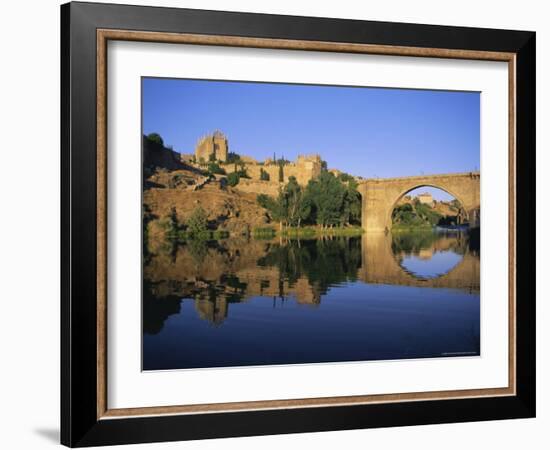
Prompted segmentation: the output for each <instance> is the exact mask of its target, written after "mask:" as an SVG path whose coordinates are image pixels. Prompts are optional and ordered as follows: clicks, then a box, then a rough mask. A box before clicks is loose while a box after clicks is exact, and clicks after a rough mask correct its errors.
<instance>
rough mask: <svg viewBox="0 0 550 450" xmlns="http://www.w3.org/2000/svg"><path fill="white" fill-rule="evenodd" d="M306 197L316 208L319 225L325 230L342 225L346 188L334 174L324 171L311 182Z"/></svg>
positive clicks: (316, 218)
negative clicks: (328, 227) (325, 228)
mask: <svg viewBox="0 0 550 450" xmlns="http://www.w3.org/2000/svg"><path fill="white" fill-rule="evenodd" d="M306 195H307V197H308V199H310V201H311V203H312V205H313V206H314V208H315V220H316V222H317V224H318V225H320V226H322V227H323V228H324V227H327V226H333V225H336V224H338V223H340V221H341V214H342V207H343V202H344V198H345V195H346V187H345V186H344V185H343V184H342V183H341V182H340V181H339V180H338V179H337V178H336V177H335V176H334V175H333V174H332V173H330V172H326V171H323V172H321V175H319V177H318V178H317V179H315V180H310V181H309V183H308V185H307V188H306Z"/></svg>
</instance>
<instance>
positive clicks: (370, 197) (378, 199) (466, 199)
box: [358, 172, 480, 232]
mask: <svg viewBox="0 0 550 450" xmlns="http://www.w3.org/2000/svg"><path fill="white" fill-rule="evenodd" d="M424 186H428V187H435V188H439V189H442V190H443V191H445V192H447V193H448V194H450V195H452V196H453V197H454V198H456V199H457V200H458V202H459V203H460V205H461V207H462V213H463V215H464V216H465V219H466V221H467V222H468V223H469V224H470V226H471V227H475V226H479V206H480V201H479V190H480V175H479V172H466V173H450V174H442V175H422V176H412V177H402V178H379V179H374V178H373V179H367V180H364V181H361V182H360V183H359V186H358V190H359V193H360V194H361V197H362V203H363V207H362V211H361V214H362V226H363V229H364V230H365V231H366V232H372V231H389V230H391V225H392V218H391V215H392V212H393V209H394V208H395V205H396V204H397V202H398V201H399V200H400V199H401V198H402V197H403V196H404V195H405V194H407V193H408V192H410V191H412V190H413V189H416V188H419V187H424Z"/></svg>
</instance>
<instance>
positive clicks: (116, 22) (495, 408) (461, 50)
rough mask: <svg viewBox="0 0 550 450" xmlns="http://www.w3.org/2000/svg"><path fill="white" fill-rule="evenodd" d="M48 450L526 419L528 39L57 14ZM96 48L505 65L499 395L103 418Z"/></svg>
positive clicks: (530, 344) (326, 22) (122, 11)
mask: <svg viewBox="0 0 550 450" xmlns="http://www.w3.org/2000/svg"><path fill="white" fill-rule="evenodd" d="M61 27H62V28H61V56H62V66H61V119H62V120H61V122H62V123H61V143H62V153H61V174H62V180H61V188H62V189H61V191H62V192H61V202H62V220H61V223H62V230H61V233H62V235H61V237H62V239H61V260H62V267H61V274H62V278H61V292H62V298H61V307H62V308H61V356H62V359H61V392H62V395H61V409H62V411H61V431H62V432H61V441H62V443H63V444H64V445H67V446H71V447H72V446H91V445H107V444H125V443H139V442H155V441H173V440H185V439H203V438H213V437H229V436H247V435H265V434H277V433H294V432H313V431H328V430H343V429H353V428H370V427H386V426H401V425H417V424H428V423H445V422H463V421H479V420H492V419H510V418H520V417H523V418H526V417H534V415H535V271H534V267H535V250H534V249H535V175H534V174H535V33H532V32H525V31H506V30H490V29H477V28H459V27H445V26H432V25H416V24H414V25H413V24H400V23H383V22H367V21H355V20H341V19H325V18H323V19H321V18H309V17H291V16H276V15H263V14H261V15H260V14H248V13H230V12H217V11H201V10H188V9H171V8H152V7H136V6H125V5H109V4H93V3H78V2H77V3H69V4H66V5H63V6H62V7H61ZM109 40H124V41H143V42H158V43H172V44H177V43H186V44H200V45H215V46H232V47H253V48H269V49H287V50H295V51H303V50H314V51H322V52H343V53H364V54H382V55H396V56H419V57H427V58H429V57H438V58H458V59H481V60H491V61H505V62H507V63H508V67H509V74H510V78H509V100H510V102H509V105H510V109H509V113H508V114H509V115H508V117H509V155H508V156H509V182H510V184H509V186H510V190H509V192H508V198H509V209H510V216H509V219H510V229H509V242H508V247H509V255H510V266H509V275H510V285H509V299H508V301H509V311H510V319H509V339H510V341H509V385H508V387H507V388H495V389H477V390H467V391H466V390H465V391H437V392H422V393H410V394H384V395H366V396H353V397H324V398H308V399H288V400H272V401H261V402H237V403H214V404H207V405H200V406H190V405H173V406H168V407H166V406H164V407H155V405H151V407H150V408H134V409H124V410H122V409H110V408H109V407H108V405H107V394H106V392H107V363H106V361H107V360H106V342H107V339H108V336H107V313H108V311H107V307H106V292H107V290H106V274H107V252H106V245H107V225H106V223H107V222H106V205H107V201H108V199H107V191H106V179H107V176H106V173H107V172H106V171H107V170H108V168H107V164H106V153H107V118H106V96H107V85H106V73H107V72H106V71H107V68H106V64H107V59H106V52H107V42H108V41H109Z"/></svg>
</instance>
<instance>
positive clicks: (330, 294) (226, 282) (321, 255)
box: [143, 233, 480, 370]
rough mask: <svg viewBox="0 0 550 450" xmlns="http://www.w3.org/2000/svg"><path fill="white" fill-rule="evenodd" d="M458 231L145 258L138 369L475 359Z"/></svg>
mask: <svg viewBox="0 0 550 450" xmlns="http://www.w3.org/2000/svg"><path fill="white" fill-rule="evenodd" d="M479 308H480V304H479V251H478V249H476V248H475V246H474V245H473V244H472V242H470V241H469V239H468V236H467V234H463V233H443V234H441V233H440V234H434V233H421V234H418V233H415V234H412V233H399V234H395V235H394V236H392V235H367V234H364V235H363V236H362V237H358V238H331V239H329V238H325V239H312V240H299V241H298V240H291V241H288V240H286V241H279V240H269V241H264V240H247V241H244V240H234V239H228V240H224V241H217V242H200V241H196V242H189V243H187V244H185V245H180V246H177V247H171V248H167V249H165V250H163V251H159V252H157V253H156V254H154V255H149V256H148V257H147V258H146V265H145V266H144V296H143V369H144V370H159V369H183V368H198V367H227V366H245V365H265V364H292V363H314V362H335V361H364V360H381V359H407V358H430V357H440V356H474V355H479V349H480V338H479V329H480V319H479V315H480V314H479V311H480V309H479Z"/></svg>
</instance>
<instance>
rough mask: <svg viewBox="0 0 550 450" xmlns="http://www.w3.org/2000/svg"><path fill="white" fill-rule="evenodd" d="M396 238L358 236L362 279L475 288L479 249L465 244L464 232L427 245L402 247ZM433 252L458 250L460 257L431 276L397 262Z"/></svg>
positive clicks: (403, 284)
mask: <svg viewBox="0 0 550 450" xmlns="http://www.w3.org/2000/svg"><path fill="white" fill-rule="evenodd" d="M396 241H399V235H394V236H392V235H391V234H384V233H374V234H367V233H365V234H364V235H363V236H362V240H361V248H362V255H363V264H362V266H361V269H360V274H359V278H360V279H361V280H362V281H364V282H365V283H378V284H394V285H400V286H417V287H432V288H448V289H461V290H465V291H468V292H479V269H480V259H479V253H478V252H477V251H475V250H471V249H470V248H469V245H468V244H469V242H468V238H467V235H465V234H460V233H457V234H456V235H454V234H450V235H443V236H441V237H440V238H438V239H437V240H434V241H433V242H430V243H428V244H427V245H423V246H422V245H420V246H417V247H416V248H412V249H405V250H404V249H401V248H399V247H398V246H397V245H396ZM436 252H453V253H455V254H459V255H460V256H461V258H460V260H459V262H458V264H456V265H455V266H454V267H452V268H451V269H450V270H449V271H448V272H447V273H444V274H442V275H441V276H437V277H433V278H422V277H418V276H415V275H414V274H412V273H410V272H408V271H406V270H405V269H404V268H403V267H402V265H401V264H400V261H401V260H402V258H403V257H404V256H406V255H410V254H417V255H418V256H421V257H424V258H428V259H429V258H431V257H432V256H433V255H434V254H435V253H436Z"/></svg>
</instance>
